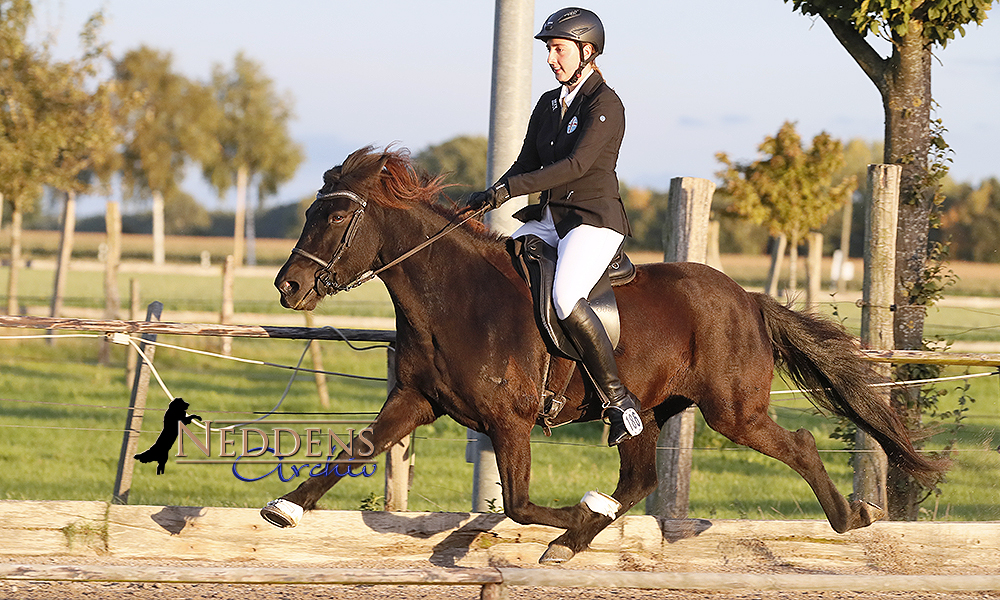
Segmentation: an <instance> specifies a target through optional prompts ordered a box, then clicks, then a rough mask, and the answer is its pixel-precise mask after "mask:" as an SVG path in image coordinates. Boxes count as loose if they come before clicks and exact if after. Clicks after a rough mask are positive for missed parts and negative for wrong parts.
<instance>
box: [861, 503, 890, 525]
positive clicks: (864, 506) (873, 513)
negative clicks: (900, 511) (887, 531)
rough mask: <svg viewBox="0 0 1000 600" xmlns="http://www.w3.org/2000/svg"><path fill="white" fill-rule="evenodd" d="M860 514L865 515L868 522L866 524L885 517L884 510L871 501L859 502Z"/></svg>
mask: <svg viewBox="0 0 1000 600" xmlns="http://www.w3.org/2000/svg"><path fill="white" fill-rule="evenodd" d="M861 514H862V515H863V516H866V517H867V520H868V523H866V525H871V524H872V523H874V522H875V521H881V520H882V519H884V518H885V510H883V509H882V507H881V506H879V505H877V504H872V503H871V502H865V501H862V502H861Z"/></svg>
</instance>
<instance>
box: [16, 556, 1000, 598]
mask: <svg viewBox="0 0 1000 600" xmlns="http://www.w3.org/2000/svg"><path fill="white" fill-rule="evenodd" d="M0 579H4V580H14V581H25V580H27V581H75V582H128V583H174V584H179V583H223V584H254V585H297V584H309V585H316V584H334V585H480V586H483V591H482V595H481V597H482V598H506V597H507V590H506V588H507V587H508V586H521V587H564V588H616V589H645V590H663V589H669V590H745V591H751V590H752V591H765V590H766V591H771V590H775V591H856V592H979V591H995V590H998V589H1000V576H998V575H876V576H865V577H859V576H857V575H826V574H810V575H803V574H748V573H649V572H635V571H598V570H564V569H558V570H556V569H523V568H500V569H496V568H425V569H320V568H317V569H303V568H256V567H254V568H246V567H235V568H234V567H167V566H164V567H150V566H135V565H130V566H109V565H50V564H45V565H30V564H27V565H26V564H20V565H18V564H4V565H0Z"/></svg>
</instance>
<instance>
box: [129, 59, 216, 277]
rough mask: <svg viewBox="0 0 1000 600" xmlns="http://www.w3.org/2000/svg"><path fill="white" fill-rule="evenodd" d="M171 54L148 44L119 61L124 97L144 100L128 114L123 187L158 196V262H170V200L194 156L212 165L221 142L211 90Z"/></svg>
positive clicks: (132, 195) (155, 254)
mask: <svg viewBox="0 0 1000 600" xmlns="http://www.w3.org/2000/svg"><path fill="white" fill-rule="evenodd" d="M171 62H172V59H171V57H170V54H169V53H165V52H159V51H157V50H153V49H151V48H148V47H146V46H142V47H140V48H138V49H136V50H130V51H129V52H127V53H126V54H125V56H123V57H122V58H121V60H119V61H118V62H117V63H116V65H115V77H116V79H117V84H118V87H119V93H120V94H121V96H122V97H123V98H135V97H138V98H141V102H139V103H138V104H137V105H136V106H135V107H134V108H133V109H132V110H131V111H130V112H129V115H128V116H127V123H126V129H127V130H128V136H127V138H126V143H125V150H124V152H123V163H124V164H123V168H122V186H123V189H124V192H125V194H124V195H125V196H126V197H129V198H132V199H140V198H147V197H152V199H153V262H154V263H155V264H163V262H164V216H163V214H164V201H165V200H164V198H166V197H172V196H176V195H177V187H178V181H179V180H180V179H181V178H182V176H183V174H184V167H185V166H186V164H187V162H188V161H189V160H192V159H193V160H194V161H196V162H200V163H202V164H209V163H212V162H214V161H215V160H216V156H218V154H219V146H218V143H217V142H216V140H215V137H214V135H213V134H214V132H215V130H216V127H217V123H218V121H219V111H218V107H217V105H216V103H215V102H213V100H212V95H211V92H210V91H209V89H208V88H207V87H205V86H203V85H201V84H199V83H197V82H195V81H191V80H189V79H188V78H186V77H184V76H183V75H180V74H178V73H176V72H174V71H173V68H172V66H171Z"/></svg>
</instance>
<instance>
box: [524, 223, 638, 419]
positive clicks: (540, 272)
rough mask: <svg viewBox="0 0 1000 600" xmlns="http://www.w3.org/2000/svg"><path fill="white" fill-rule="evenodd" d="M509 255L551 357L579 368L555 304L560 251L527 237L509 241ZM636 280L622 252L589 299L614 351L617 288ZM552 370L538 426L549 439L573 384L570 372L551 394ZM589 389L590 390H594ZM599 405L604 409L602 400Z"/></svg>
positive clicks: (618, 327) (617, 331)
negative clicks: (554, 284)
mask: <svg viewBox="0 0 1000 600" xmlns="http://www.w3.org/2000/svg"><path fill="white" fill-rule="evenodd" d="M507 252H508V253H509V254H510V257H511V261H512V262H513V264H514V268H515V269H516V270H517V272H518V274H519V275H520V276H521V278H522V279H524V281H525V283H527V284H528V288H529V289H530V290H531V300H532V306H533V308H534V311H533V313H534V316H535V324H536V325H537V326H538V331H539V332H540V333H541V334H542V340H543V341H544V342H545V347H546V349H547V350H548V351H549V354H551V355H553V356H558V357H561V358H567V359H569V360H572V361H573V362H574V365H575V364H576V362H577V361H579V360H580V355H579V353H577V351H576V348H574V347H573V344H572V342H570V340H569V338H567V337H566V334H565V333H564V332H563V329H562V326H561V325H560V324H559V318H558V316H557V315H556V309H555V305H554V304H553V303H552V282H553V281H554V280H555V272H556V259H557V253H556V249H555V248H553V247H552V246H549V245H548V244H546V243H545V242H544V241H542V239H541V238H539V237H537V236H534V235H527V236H524V237H519V238H517V239H514V238H510V239H508V240H507ZM633 279H635V265H634V264H632V261H631V260H629V258H628V256H627V255H626V254H625V252H624V251H623V250H621V249H619V251H618V253H617V254H616V255H615V257H614V259H613V260H612V261H611V264H610V265H608V268H607V270H606V271H605V272H604V274H603V275H601V278H600V280H598V282H597V284H596V285H595V286H594V289H593V290H591V292H590V296H589V297H588V298H587V300H588V301H589V302H590V306H591V308H592V309H593V310H594V312H595V313H596V314H597V316H598V317H599V318H600V320H601V323H602V324H603V325H604V330H605V331H606V332H607V333H608V337H609V338H610V339H611V345H612V346H614V347H617V346H618V340H619V339H620V337H621V325H620V322H619V319H618V303H617V302H616V301H615V293H614V288H615V287H618V286H621V285H625V284H627V283H629V282H631V281H632V280H633ZM550 367H551V363H550V364H549V365H547V366H546V374H545V379H546V381H545V390H544V393H543V397H542V401H541V406H540V409H539V414H538V424H539V425H541V426H542V428H543V429H544V431H545V434H546V435H550V434H551V431H550V428H551V427H553V426H554V425H553V421H554V420H555V418H556V416H557V415H558V414H559V411H560V410H561V409H562V406H563V404H564V403H565V401H566V398H565V396H563V393H564V392H565V391H566V388H567V387H568V386H569V380H570V378H571V376H572V370H570V372H569V373H567V374H564V376H562V377H557V379H561V380H562V381H561V382H560V383H558V384H557V385H554V386H552V387H558V388H560V389H559V391H558V392H554V391H551V390H549V389H548V388H549V387H550V384H551V383H555V382H552V381H550V377H549V376H550ZM574 368H575V366H574ZM584 379H585V380H586V379H587V378H586V377H585V378H584ZM587 387H588V388H590V386H587ZM586 396H587V397H586V398H585V402H584V403H585V404H590V403H591V399H592V398H599V397H598V396H597V394H596V393H595V392H593V391H592V390H591V389H588V390H587V394H586ZM598 405H600V402H599V400H598Z"/></svg>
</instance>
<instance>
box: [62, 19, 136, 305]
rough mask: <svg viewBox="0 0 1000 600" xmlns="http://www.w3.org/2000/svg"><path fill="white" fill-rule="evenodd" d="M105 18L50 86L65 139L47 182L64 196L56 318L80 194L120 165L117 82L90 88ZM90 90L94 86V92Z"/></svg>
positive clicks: (88, 29) (90, 28)
mask: <svg viewBox="0 0 1000 600" xmlns="http://www.w3.org/2000/svg"><path fill="white" fill-rule="evenodd" d="M103 22H104V19H103V16H102V15H101V14H100V13H96V14H95V15H94V16H92V17H91V18H90V19H89V20H88V22H87V24H86V26H85V27H84V29H83V31H82V32H81V34H80V38H81V41H82V43H83V49H84V54H83V56H82V57H81V58H80V59H78V60H75V61H72V62H66V63H57V64H55V65H53V67H52V69H51V74H52V77H51V82H50V84H49V86H50V88H51V89H52V90H53V93H54V94H56V95H57V96H58V98H59V102H58V104H56V105H55V110H54V118H55V119H56V121H57V122H58V131H59V132H60V134H61V137H60V139H59V142H58V155H57V157H56V162H55V163H54V164H53V165H52V170H51V172H50V173H49V177H47V181H46V183H47V184H48V185H49V186H50V187H52V188H53V189H55V190H59V191H60V192H62V193H63V194H64V197H65V205H64V207H63V217H62V230H61V235H60V238H59V256H58V260H57V262H56V272H55V281H54V284H53V291H52V302H51V307H50V311H49V315H50V316H52V317H58V316H59V314H60V312H61V310H62V300H63V295H64V292H65V287H66V275H67V273H68V271H69V262H70V257H71V256H72V254H73V233H74V230H75V224H76V195H77V194H78V193H84V192H87V191H90V190H91V189H93V188H94V187H95V184H101V185H103V186H104V187H105V188H106V187H107V186H108V183H109V181H110V179H111V176H112V174H113V172H114V171H115V170H116V168H117V167H118V166H119V162H120V154H119V152H118V150H119V144H120V143H121V136H120V130H119V129H118V128H117V126H116V115H115V110H114V104H113V102H112V98H113V88H114V83H113V82H109V81H101V82H97V83H96V85H95V86H90V85H89V84H90V83H91V82H92V81H93V80H95V79H96V77H97V75H98V71H99V67H100V64H101V63H102V62H103V61H104V60H105V59H107V58H108V54H107V51H106V47H105V46H103V45H101V44H99V43H98V34H99V31H100V27H101V25H102V24H103ZM88 87H95V89H94V91H93V92H90V91H89V90H88Z"/></svg>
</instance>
